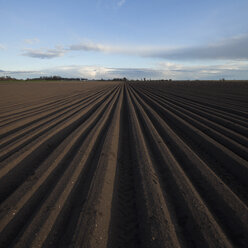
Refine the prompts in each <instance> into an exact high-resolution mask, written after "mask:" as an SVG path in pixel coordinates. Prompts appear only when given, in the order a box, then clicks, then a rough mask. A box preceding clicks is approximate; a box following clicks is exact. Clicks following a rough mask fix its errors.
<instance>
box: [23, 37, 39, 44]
mask: <svg viewBox="0 0 248 248" xmlns="http://www.w3.org/2000/svg"><path fill="white" fill-rule="evenodd" d="M24 42H25V43H27V44H29V45H32V44H36V43H38V42H40V40H39V39H38V38H33V39H25V40H24Z"/></svg>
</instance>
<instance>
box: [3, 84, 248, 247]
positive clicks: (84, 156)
mask: <svg viewBox="0 0 248 248" xmlns="http://www.w3.org/2000/svg"><path fill="white" fill-rule="evenodd" d="M247 147H248V83H247V82H126V83H124V82H9V83H0V247H20V248H23V247H87V248H88V247H90V248H91V247H92V248H98V247H99V248H100V247H108V248H117V247H125V248H139V247H147V248H150V247H151V248H162V247H168V248H170V247H197V248H198V247H201V248H202V247H248V149H247Z"/></svg>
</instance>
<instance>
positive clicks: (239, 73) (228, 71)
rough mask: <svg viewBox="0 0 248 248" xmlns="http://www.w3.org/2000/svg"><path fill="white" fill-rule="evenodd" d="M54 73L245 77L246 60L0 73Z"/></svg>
mask: <svg viewBox="0 0 248 248" xmlns="http://www.w3.org/2000/svg"><path fill="white" fill-rule="evenodd" d="M53 75H58V76H62V77H83V78H88V79H101V78H103V79H112V78H123V77H127V78H129V79H142V78H144V77H145V78H147V79H175V80H184V79H209V80H211V79H220V78H225V79H240V80H241V79H247V78H248V62H245V61H237V62H233V63H225V64H221V65H211V66H210V65H208V66H206V65H194V66H193V65H191V66H186V65H183V64H177V63H160V64H158V65H157V66H156V67H151V68H110V67H103V66H79V65H71V66H61V67H55V68H51V69H46V70H40V71H22V70H20V71H4V70H2V71H1V70H0V76H12V77H16V78H27V77H29V78H32V77H40V76H53Z"/></svg>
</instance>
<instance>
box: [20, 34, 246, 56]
mask: <svg viewBox="0 0 248 248" xmlns="http://www.w3.org/2000/svg"><path fill="white" fill-rule="evenodd" d="M75 51H77V52H78V51H84V52H90V51H92V52H101V53H106V54H124V55H130V56H140V57H150V58H160V59H166V60H248V34H245V35H241V36H237V37H232V38H229V39H225V40H222V41H220V42H217V43H214V44H208V45H202V46H192V47H152V46H116V45H109V44H99V43H94V42H81V43H79V44H72V45H70V46H68V47H57V48H55V49H40V50H33V49H25V51H24V53H23V55H24V56H28V57H32V58H41V59H51V58H56V57H61V56H63V55H64V54H65V53H69V52H75Z"/></svg>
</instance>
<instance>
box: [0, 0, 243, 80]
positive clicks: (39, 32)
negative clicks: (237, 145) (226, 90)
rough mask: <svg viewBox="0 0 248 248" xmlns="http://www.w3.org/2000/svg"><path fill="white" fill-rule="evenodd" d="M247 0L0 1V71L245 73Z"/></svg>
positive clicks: (96, 75)
mask: <svg viewBox="0 0 248 248" xmlns="http://www.w3.org/2000/svg"><path fill="white" fill-rule="evenodd" d="M247 12H248V1H247V0H238V1H237V0H215V1H212V0H205V1H203V0H187V1H186V0H153V1H148V0H142V1H141V0H49V1H48V0H42V1H38V0H36V1H33V0H32V1H31V0H22V1H19V0H0V30H1V35H0V76H1V75H9V76H15V77H18V78H26V77H36V76H41V75H61V76H72V77H87V78H113V77H124V76H125V77H128V78H143V77H146V78H154V79H157V78H172V79H219V78H223V77H224V78H227V79H234V78H235V79H247V78H248V15H247Z"/></svg>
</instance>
